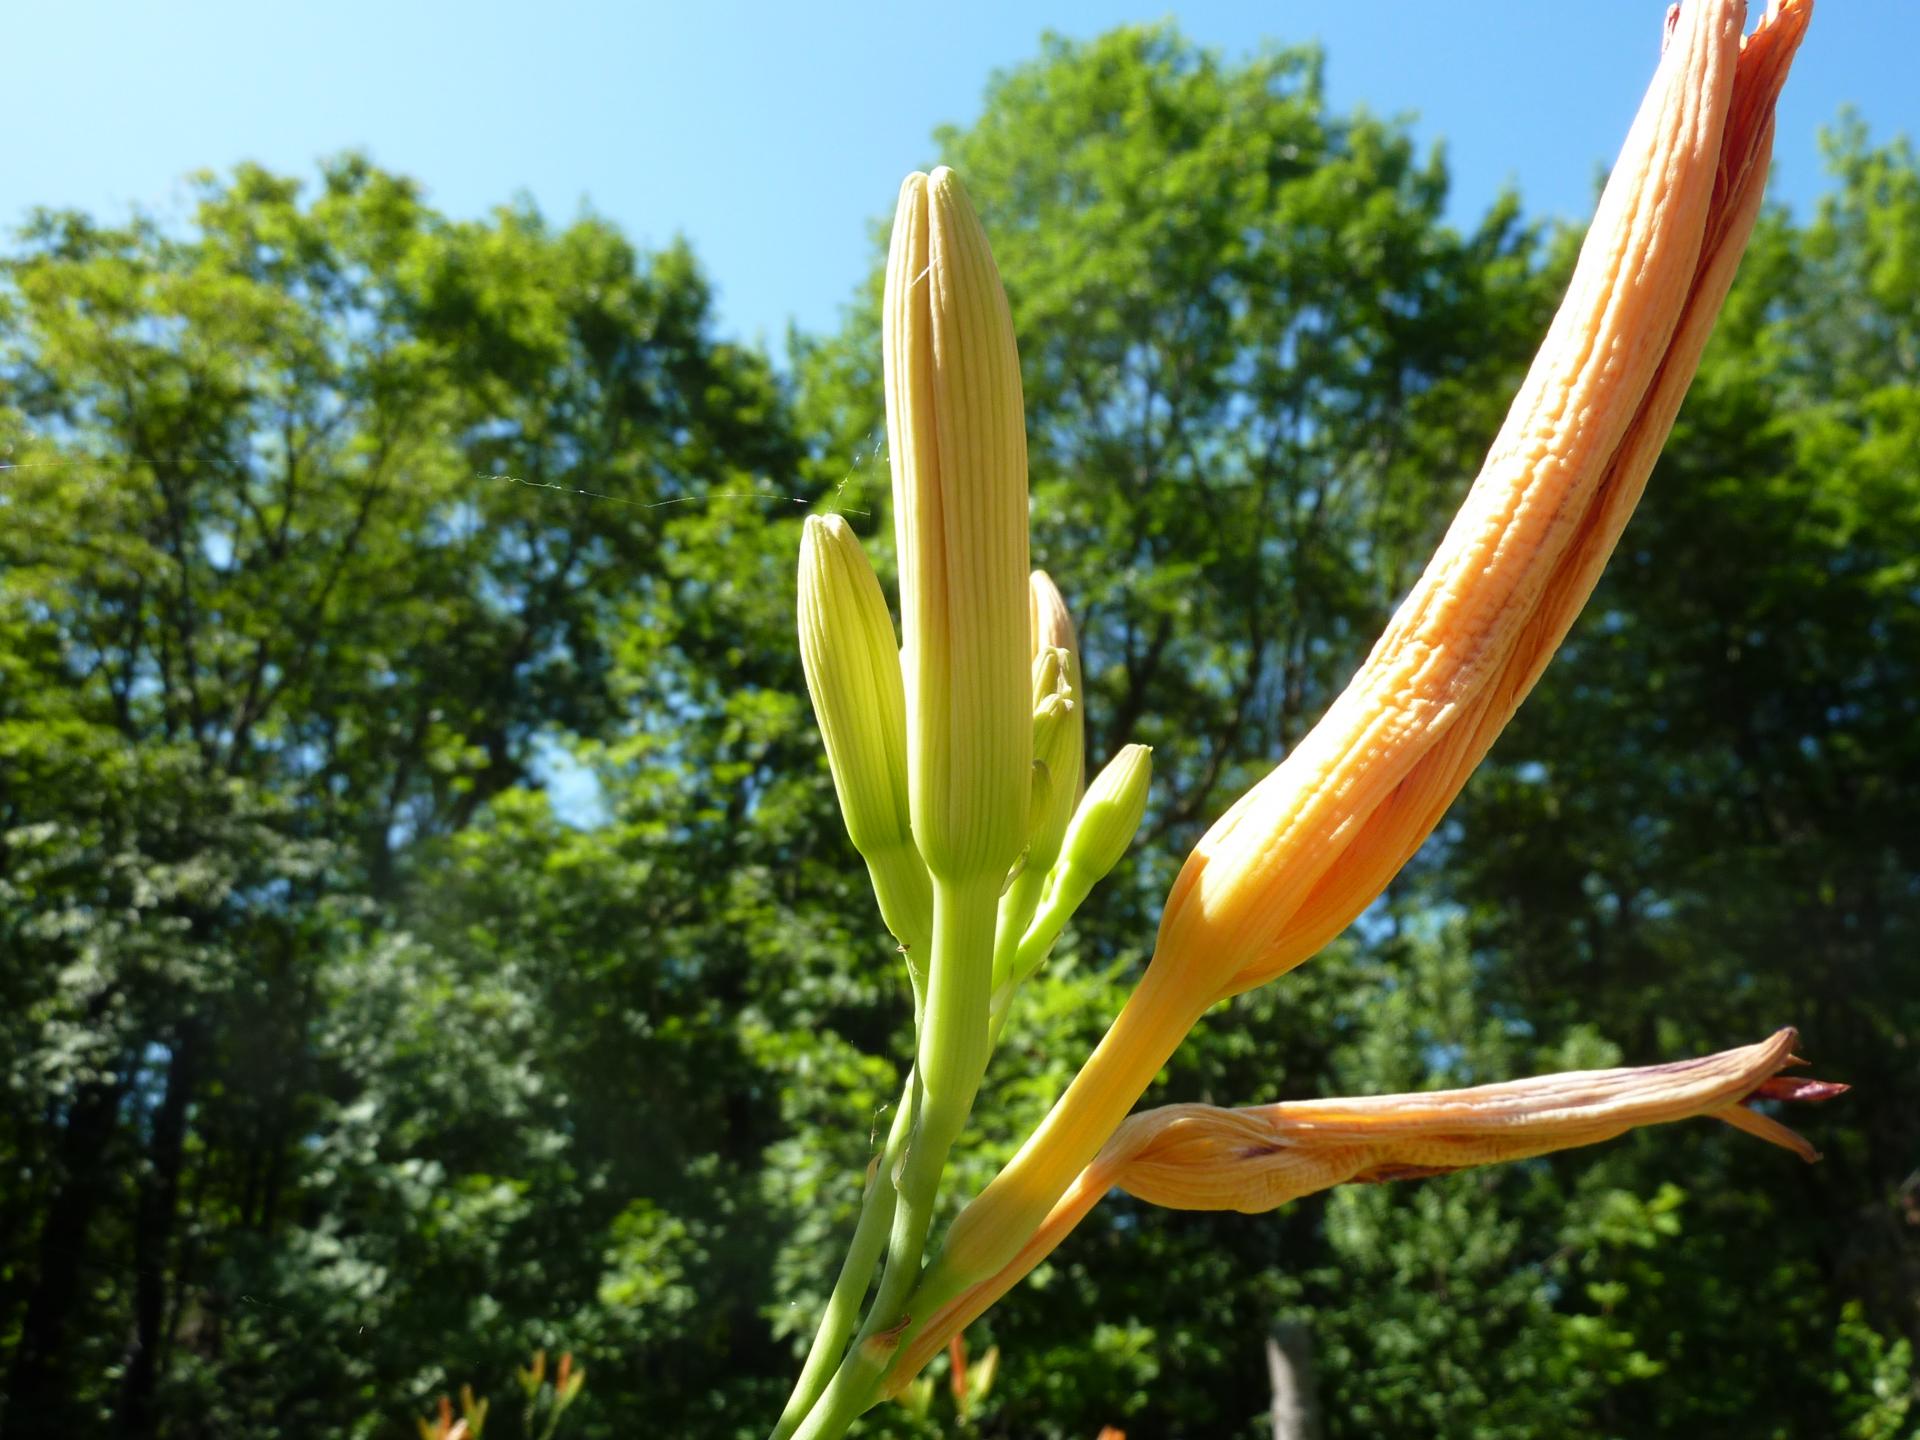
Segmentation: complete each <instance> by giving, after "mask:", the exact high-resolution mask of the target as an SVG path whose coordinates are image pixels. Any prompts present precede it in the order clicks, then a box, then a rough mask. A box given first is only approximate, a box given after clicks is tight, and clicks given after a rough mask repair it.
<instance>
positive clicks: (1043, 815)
mask: <svg viewBox="0 0 1920 1440" xmlns="http://www.w3.org/2000/svg"><path fill="white" fill-rule="evenodd" d="M1072 664H1073V657H1072V655H1071V654H1070V653H1069V652H1067V651H1065V650H1062V649H1060V648H1058V647H1057V646H1052V645H1050V646H1048V647H1047V648H1046V649H1045V650H1043V651H1041V652H1040V654H1038V655H1036V656H1035V657H1034V661H1033V758H1034V761H1035V763H1037V764H1039V765H1041V766H1044V767H1045V769H1046V772H1047V790H1046V796H1045V799H1044V801H1043V802H1042V803H1041V804H1040V805H1039V806H1037V807H1036V808H1035V810H1034V812H1033V815H1032V816H1031V819H1030V829H1029V831H1028V855H1027V865H1028V868H1029V870H1031V871H1035V872H1037V873H1039V874H1041V875H1044V874H1046V873H1047V871H1048V870H1049V869H1050V868H1051V867H1052V865H1053V862H1054V860H1055V859H1056V858H1057V857H1058V856H1059V854H1060V844H1061V842H1062V841H1063V840H1064V839H1065V838H1066V834H1067V825H1068V824H1069V823H1070V822H1071V821H1072V819H1073V811H1074V807H1075V806H1076V805H1077V804H1079V802H1080V792H1081V779H1080V777H1081V770H1082V763H1083V762H1082V754H1081V745H1082V740H1081V736H1082V733H1083V729H1082V726H1081V723H1080V696H1079V694H1078V693H1077V692H1076V691H1075V690H1074V688H1073V684H1072V681H1071V679H1070V678H1069V676H1070V674H1071V667H1072ZM1023 923H1024V917H1023Z"/></svg>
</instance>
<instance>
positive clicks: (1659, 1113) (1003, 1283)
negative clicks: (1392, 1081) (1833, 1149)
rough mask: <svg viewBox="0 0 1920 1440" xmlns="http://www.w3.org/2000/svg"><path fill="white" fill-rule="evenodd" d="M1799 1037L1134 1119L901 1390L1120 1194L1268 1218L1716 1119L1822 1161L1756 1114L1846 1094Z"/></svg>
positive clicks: (933, 1336)
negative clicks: (1803, 1075) (1551, 1071)
mask: <svg viewBox="0 0 1920 1440" xmlns="http://www.w3.org/2000/svg"><path fill="white" fill-rule="evenodd" d="M1794 1039H1795V1036H1794V1032H1793V1031H1792V1030H1790V1029H1787V1030H1780V1031H1777V1032H1775V1033H1774V1035H1773V1036H1772V1037H1770V1038H1769V1039H1766V1040H1763V1041H1761V1042H1760V1043H1759V1044H1758V1045H1748V1046H1746V1047H1744V1048H1742V1049H1739V1050H1726V1051H1722V1052H1721V1053H1720V1054H1718V1055H1708V1056H1704V1057H1702V1058H1700V1059H1697V1060H1681V1061H1675V1062H1672V1063H1669V1064H1665V1065H1646V1066H1640V1067H1637V1068H1632V1069H1617V1070H1587V1071H1574V1072H1571V1073H1568V1074H1562V1075H1541V1076H1536V1077H1534V1078H1532V1079H1529V1080H1509V1081H1506V1082H1504V1083H1502V1084H1497V1085H1479V1086H1475V1087H1473V1088H1472V1089H1467V1090H1435V1091H1422V1092H1419V1093H1417V1094H1411V1095H1370V1096H1365V1097H1362V1098H1358V1099H1348V1100H1305V1101H1290V1102H1287V1103H1285V1104H1280V1105H1262V1106H1255V1107H1251V1108H1248V1109H1241V1110H1227V1109H1222V1108H1220V1107H1218V1106H1214V1105H1166V1106H1162V1107H1161V1108H1159V1109H1157V1110H1146V1111H1142V1112H1141V1113H1140V1114H1138V1115H1133V1116H1130V1117H1129V1118H1128V1119H1127V1121H1126V1122H1125V1123H1124V1124H1123V1125H1121V1126H1120V1128H1119V1129H1118V1130H1116V1131H1115V1132H1114V1134H1113V1138H1112V1139H1111V1140H1109V1141H1108V1142H1107V1144H1106V1145H1105V1147H1103V1148H1102V1149H1101V1151H1100V1153H1099V1155H1098V1157H1096V1158H1095V1159H1094V1161H1093V1163H1092V1164H1090V1165H1088V1166H1087V1168H1086V1169H1085V1170H1084V1171H1082V1172H1081V1173H1080V1175H1079V1176H1078V1177H1077V1178H1076V1179H1075V1180H1074V1182H1073V1184H1072V1185H1071V1186H1070V1187H1069V1188H1068V1189H1067V1191H1066V1193H1065V1194H1064V1195H1062V1196H1061V1197H1060V1199H1059V1202H1058V1203H1057V1204H1055V1205H1054V1207H1053V1209H1052V1211H1051V1212H1050V1213H1049V1214H1048V1215H1047V1217H1046V1219H1045V1220H1044V1221H1043V1222H1042V1223H1041V1225H1040V1226H1039V1227H1038V1229H1037V1230H1036V1231H1035V1232H1034V1233H1033V1235H1032V1236H1031V1238H1029V1239H1028V1241H1027V1243H1026V1244H1025V1245H1024V1246H1022V1247H1021V1248H1020V1249H1019V1251H1018V1253H1017V1254H1015V1255H1013V1256H1012V1257H1011V1258H1010V1260H1009V1261H1008V1263H1007V1264H1006V1266H1005V1267H1004V1268H1003V1269H1002V1270H1000V1271H999V1272H998V1273H997V1274H995V1275H993V1276H992V1277H991V1278H990V1279H987V1280H985V1281H983V1282H981V1283H979V1284H977V1285H975V1286H973V1287H972V1288H971V1289H969V1290H967V1291H966V1292H964V1293H963V1294H961V1295H959V1296H957V1297H955V1298H954V1299H953V1300H952V1301H950V1302H948V1303H947V1304H945V1305H943V1306H942V1307H941V1308H940V1309H939V1311H938V1312H937V1313H935V1314H934V1315H933V1316H932V1317H931V1318H930V1320H929V1323H928V1324H926V1325H925V1326H924V1327H922V1328H921V1329H920V1330H918V1331H917V1332H916V1334H915V1335H914V1338H913V1340H912V1342H911V1344H910V1345H909V1346H908V1348H907V1349H905V1350H904V1351H903V1352H902V1353H901V1354H900V1356H898V1357H897V1358H896V1360H895V1362H894V1365H893V1368H892V1370H891V1372H890V1373H889V1377H888V1380H887V1382H886V1389H887V1390H888V1391H891V1390H893V1389H896V1388H897V1387H899V1386H900V1385H903V1384H905V1383H906V1381H907V1380H908V1379H910V1378H911V1377H912V1375H913V1374H914V1372H915V1371H916V1370H918V1369H919V1368H920V1366H922V1365H924V1364H925V1363H926V1362H927V1360H928V1359H929V1358H931V1357H932V1356H933V1355H936V1354H938V1353H939V1351H940V1348H941V1346H942V1345H944V1344H945V1343H946V1337H947V1336H949V1335H953V1334H958V1333H959V1332H960V1331H961V1330H963V1329H965V1327H966V1326H968V1325H970V1324H971V1323H973V1321H974V1319H975V1318H976V1317H978V1316H979V1315H980V1314H981V1313H982V1312H983V1311H985V1310H986V1309H987V1307H988V1306H990V1305H991V1304H993V1302H994V1301H995V1300H997V1299H999V1297H1000V1296H1002V1295H1004V1294H1005V1293H1006V1292H1007V1291H1008V1290H1009V1289H1011V1288H1012V1287H1013V1286H1014V1285H1015V1284H1016V1283H1018V1282H1019V1280H1020V1279H1021V1278H1022V1277H1023V1276H1025V1275H1026V1274H1027V1273H1028V1272H1029V1271H1031V1270H1032V1269H1033V1267H1034V1266H1036V1265H1038V1264H1039V1263H1040V1262H1041V1261H1042V1260H1044V1259H1045V1258H1046V1257H1047V1256H1048V1255H1049V1254H1050V1253H1052V1251H1053V1249H1054V1247H1055V1246H1057V1245H1058V1244H1059V1243H1060V1242H1061V1241H1062V1240H1064V1239H1065V1238H1066V1237H1067V1235H1068V1234H1069V1233H1070V1232H1071V1231H1072V1230H1073V1228H1074V1226H1076V1225H1078V1224H1079V1223H1080V1221H1081V1220H1082V1219H1083V1218H1085V1216H1086V1215H1087V1213H1088V1212H1089V1211H1090V1210H1092V1209H1093V1207H1094V1206H1095V1205H1096V1204H1098V1203H1099V1202H1100V1199H1101V1197H1103V1196H1104V1195H1106V1194H1107V1193H1108V1192H1109V1191H1110V1190H1113V1189H1122V1190H1125V1191H1127V1192H1128V1193H1129V1194H1131V1195H1133V1196H1135V1197H1136V1198H1138V1199H1141V1200H1144V1201H1146V1202H1147V1203H1148V1204H1151V1205H1164V1206H1167V1207H1169V1208H1172V1209H1178V1210H1239V1211H1242V1212H1244V1213H1248V1214H1254V1213H1258V1212H1261V1211H1266V1210H1272V1209H1274V1208H1276V1207H1278V1206H1280V1205H1284V1204H1286V1203H1287V1202H1288V1201H1290V1200H1297V1199H1299V1198H1300V1197H1301V1196H1303V1195H1311V1194H1313V1193H1314V1192H1316V1191H1319V1190H1326V1189H1329V1188H1331V1187H1332V1186H1335V1185H1344V1184H1356V1183H1357V1184H1366V1183H1370V1182H1378V1181H1386V1180H1413V1179H1419V1178H1421V1177H1423V1176H1428V1175H1441V1174H1445V1173H1446V1172H1448V1171H1451V1170H1459V1169H1463V1168H1466V1167H1468V1166H1473V1165H1490V1164H1496V1163H1499V1162H1503V1161H1509V1160H1523V1159H1526V1158H1528V1157H1530V1156H1534V1155H1544V1154H1547V1153H1549V1152H1550V1151H1554V1150H1568V1149H1572V1148H1574V1147H1576V1146H1580V1145H1594V1144H1598V1143H1599V1142H1600V1141H1603V1140H1610V1139H1612V1138H1613V1137H1614V1136H1616V1135H1622V1134H1625V1133H1626V1132H1627V1131H1628V1130H1632V1129H1635V1128H1637V1127H1639V1126H1642V1125H1660V1124H1665V1123H1667V1122H1669V1121H1674V1120H1686V1119H1690V1118H1692V1117H1695V1116H1711V1117H1713V1118H1714V1119H1717V1120H1724V1121H1726V1122H1727V1123H1728V1124H1730V1125H1733V1126H1735V1127H1736V1128H1738V1129H1741V1130H1746V1131H1748V1132H1749V1133H1751V1134H1755V1135H1758V1136H1759V1137H1760V1138H1761V1139H1763V1140H1767V1141H1769V1142H1771V1143H1772V1144H1775V1145H1779V1146H1781V1147H1783V1148H1785V1149H1788V1150H1791V1151H1793V1152H1794V1153H1795V1154H1796V1155H1798V1156H1800V1158H1801V1159H1803V1160H1808V1161H1812V1160H1817V1159H1819V1158H1820V1157H1819V1155H1818V1153H1817V1152H1816V1151H1815V1150H1814V1148H1813V1147H1812V1146H1811V1145H1809V1144H1808V1143H1807V1142H1806V1141H1805V1140H1804V1139H1803V1138H1802V1137H1800V1136H1799V1135H1797V1134H1795V1133H1794V1132H1793V1131H1792V1130H1789V1129H1788V1128H1787V1127H1786V1126H1784V1125H1782V1124H1780V1123H1779V1122H1778V1121H1776V1120H1772V1119H1769V1118H1768V1117H1766V1116H1764V1115H1760V1114H1758V1113H1756V1112H1755V1111H1754V1110H1752V1109H1750V1108H1749V1106H1748V1102H1750V1101H1752V1100H1754V1099H1768V1100H1800V1101H1811V1102H1818V1101H1822V1100H1830V1099H1832V1098H1833V1097H1834V1096H1836V1095H1840V1094H1843V1093H1845V1091H1846V1089H1847V1087H1846V1086H1845V1085H1835V1084H1830V1083H1828V1082H1825V1081H1820V1080H1796V1079H1788V1078H1785V1077H1782V1076H1780V1075H1779V1073H1778V1072H1779V1071H1780V1070H1782V1069H1783V1068H1785V1067H1786V1066H1789V1065H1794V1064H1799V1063H1801V1062H1799V1061H1798V1060H1797V1059H1796V1058H1795V1057H1794V1055H1793V1053H1792V1052H1793V1046H1794Z"/></svg>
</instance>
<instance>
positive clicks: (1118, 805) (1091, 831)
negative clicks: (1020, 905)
mask: <svg viewBox="0 0 1920 1440" xmlns="http://www.w3.org/2000/svg"><path fill="white" fill-rule="evenodd" d="M1152 778H1153V750H1152V747H1150V746H1147V745H1125V746H1122V747H1121V750H1120V753H1119V754H1118V755H1116V756H1114V757H1113V759H1111V760H1109V761H1108V762H1107V765H1106V768H1105V769H1104V770H1102V771H1101V772H1100V773H1099V774H1098V775H1097V776H1095V777H1094V781H1093V784H1091V785H1089V786H1088V787H1087V793H1086V796H1085V798H1084V799H1082V800H1081V802H1080V808H1079V809H1077V810H1075V811H1074V812H1073V823H1072V824H1071V825H1069V826H1068V827H1067V838H1066V841H1065V843H1064V844H1062V846H1061V847H1060V859H1059V862H1058V863H1057V864H1056V865H1055V866H1054V872H1053V877H1052V878H1050V879H1049V881H1048V885H1047V889H1048V891H1049V899H1051V892H1052V891H1054V890H1055V889H1060V890H1064V891H1071V890H1073V889H1076V888H1077V889H1078V890H1079V893H1080V895H1081V897H1082V898H1084V897H1085V896H1086V894H1087V892H1088V891H1090V890H1092V889H1093V887H1094V886H1095V885H1096V884H1098V883H1099V881H1100V880H1101V879H1102V878H1103V877H1104V876H1105V875H1106V873H1107V872H1108V871H1109V870H1111V869H1113V867H1114V866H1116V865H1118V864H1119V863H1120V857H1121V856H1123V855H1125V854H1126V853H1127V847H1128V846H1129V845H1131V844H1132V843H1133V835H1134V832H1135V831H1136V830H1138V829H1139V828H1140V818H1141V817H1142V816H1143V815H1145V814H1146V813H1147V787H1148V784H1149V782H1150V781H1151V780H1152ZM1042 903H1046V902H1042ZM1075 903H1076V904H1077V903H1078V902H1077V901H1076V902H1075Z"/></svg>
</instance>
